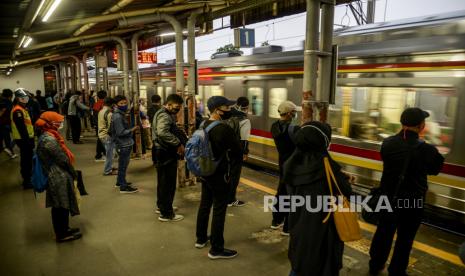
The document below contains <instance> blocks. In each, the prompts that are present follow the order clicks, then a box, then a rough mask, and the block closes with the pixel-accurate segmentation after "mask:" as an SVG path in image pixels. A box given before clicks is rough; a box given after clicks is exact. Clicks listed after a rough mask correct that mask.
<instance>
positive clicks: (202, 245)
mask: <svg viewBox="0 0 465 276" xmlns="http://www.w3.org/2000/svg"><path fill="white" fill-rule="evenodd" d="M207 244H208V240H206V241H204V242H201V241H197V242H196V243H195V245H194V246H195V248H197V249H202V248H204V247H205V246H207Z"/></svg>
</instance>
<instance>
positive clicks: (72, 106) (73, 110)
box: [68, 95, 90, 116]
mask: <svg viewBox="0 0 465 276" xmlns="http://www.w3.org/2000/svg"><path fill="white" fill-rule="evenodd" d="M78 108H79V109H81V110H89V109H90V108H89V107H87V106H86V105H84V104H83V103H81V101H80V100H79V95H73V96H72V97H71V98H70V99H69V105H68V116H77V115H78Z"/></svg>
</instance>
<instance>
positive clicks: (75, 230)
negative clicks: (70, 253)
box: [68, 228, 81, 234]
mask: <svg viewBox="0 0 465 276" xmlns="http://www.w3.org/2000/svg"><path fill="white" fill-rule="evenodd" d="M68 233H70V234H76V233H81V229H79V228H69V229H68Z"/></svg>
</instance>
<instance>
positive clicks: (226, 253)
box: [208, 248, 237, 260]
mask: <svg viewBox="0 0 465 276" xmlns="http://www.w3.org/2000/svg"><path fill="white" fill-rule="evenodd" d="M236 256H237V251H236V250H231V249H226V248H225V249H223V251H222V252H218V253H214V252H212V251H210V252H208V258H210V259H212V260H217V259H232V258H234V257H236Z"/></svg>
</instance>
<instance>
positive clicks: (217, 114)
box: [195, 96, 242, 260]
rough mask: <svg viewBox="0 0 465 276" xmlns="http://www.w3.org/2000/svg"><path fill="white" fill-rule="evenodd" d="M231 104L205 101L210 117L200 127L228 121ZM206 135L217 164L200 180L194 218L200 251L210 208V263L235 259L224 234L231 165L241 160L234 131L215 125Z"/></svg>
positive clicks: (205, 239)
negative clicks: (226, 245)
mask: <svg viewBox="0 0 465 276" xmlns="http://www.w3.org/2000/svg"><path fill="white" fill-rule="evenodd" d="M234 103H235V102H234V101H229V100H228V99H226V98H225V97H222V96H213V97H211V98H210V99H208V102H207V106H208V110H209V111H210V114H211V115H210V118H209V119H208V120H207V121H205V123H204V125H203V126H202V127H203V128H208V126H209V125H210V124H212V123H214V122H215V121H223V120H227V119H229V118H231V115H232V113H231V106H232V105H233V104H234ZM207 135H208V139H209V142H210V145H211V149H212V153H213V157H214V159H215V160H219V163H218V165H217V167H216V170H215V172H214V173H213V174H212V175H210V176H204V177H202V178H201V181H202V195H201V200H200V206H199V211H198V214H197V231H196V236H197V241H196V243H195V247H196V248H203V247H205V246H206V245H207V243H208V235H207V230H208V221H209V217H210V209H211V208H212V206H213V216H212V225H211V237H210V241H211V249H210V251H209V253H208V257H209V258H210V259H212V260H214V259H228V258H234V257H236V256H237V251H235V250H230V249H226V248H224V238H223V232H224V223H225V218H226V209H227V207H228V199H229V196H230V193H231V164H232V163H235V162H238V161H239V160H241V159H242V151H241V145H240V142H239V139H238V137H237V135H236V134H235V133H234V130H233V129H232V128H231V127H230V126H228V124H225V123H220V124H217V125H216V126H214V127H213V128H211V129H210V130H209V131H208V133H207Z"/></svg>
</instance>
